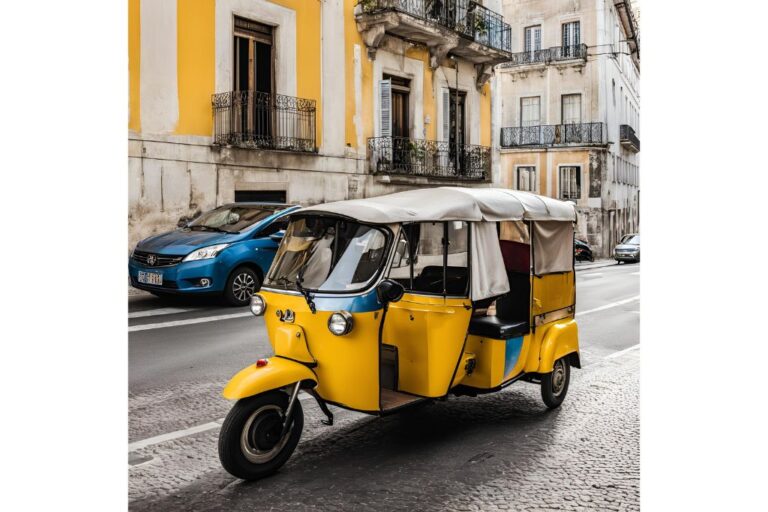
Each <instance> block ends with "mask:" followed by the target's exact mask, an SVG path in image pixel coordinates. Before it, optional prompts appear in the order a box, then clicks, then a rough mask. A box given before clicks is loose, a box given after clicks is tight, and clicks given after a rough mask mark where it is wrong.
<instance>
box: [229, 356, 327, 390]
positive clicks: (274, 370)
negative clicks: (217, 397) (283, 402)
mask: <svg viewBox="0 0 768 512" xmlns="http://www.w3.org/2000/svg"><path fill="white" fill-rule="evenodd" d="M296 382H302V383H307V384H310V387H313V386H314V385H315V384H317V376H315V373H314V372H313V371H312V370H311V369H310V368H308V367H307V366H305V365H303V364H301V363H297V362H295V361H291V360H290V359H285V358H282V357H279V356H275V357H271V358H269V359H267V364H266V365H264V366H257V365H255V364H252V365H251V366H248V367H246V368H243V369H242V370H240V371H239V372H237V374H236V375H235V376H234V377H232V379H230V381H229V382H228V383H227V385H226V386H225V387H224V391H223V392H222V395H223V396H224V398H226V399H227V400H239V399H241V398H247V397H249V396H253V395H258V394H259V393H264V392H265V391H271V390H273V389H279V388H282V387H284V386H288V385H289V384H295V383H296Z"/></svg>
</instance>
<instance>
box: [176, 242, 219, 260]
mask: <svg viewBox="0 0 768 512" xmlns="http://www.w3.org/2000/svg"><path fill="white" fill-rule="evenodd" d="M227 247H229V244H217V245H209V246H208V247H203V248H202V249H198V250H196V251H192V252H191V253H189V254H187V256H186V257H185V258H184V259H183V260H182V261H196V260H209V259H211V258H215V257H216V256H217V255H218V254H219V253H220V252H221V251H223V250H224V249H226V248H227Z"/></svg>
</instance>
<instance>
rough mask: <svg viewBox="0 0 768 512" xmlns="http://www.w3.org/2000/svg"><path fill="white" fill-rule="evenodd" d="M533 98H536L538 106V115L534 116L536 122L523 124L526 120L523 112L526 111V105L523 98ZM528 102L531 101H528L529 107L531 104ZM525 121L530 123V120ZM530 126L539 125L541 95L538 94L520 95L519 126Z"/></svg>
mask: <svg viewBox="0 0 768 512" xmlns="http://www.w3.org/2000/svg"><path fill="white" fill-rule="evenodd" d="M534 99H535V100H537V103H538V107H539V108H538V109H537V110H538V116H537V118H536V123H535V124H525V123H526V121H525V112H526V110H525V107H526V105H524V104H523V103H524V102H525V100H534ZM530 103H532V102H529V105H528V108H529V109H530V108H531V104H530ZM527 122H528V123H530V121H527ZM532 126H541V96H540V95H539V96H520V127H521V128H529V127H532Z"/></svg>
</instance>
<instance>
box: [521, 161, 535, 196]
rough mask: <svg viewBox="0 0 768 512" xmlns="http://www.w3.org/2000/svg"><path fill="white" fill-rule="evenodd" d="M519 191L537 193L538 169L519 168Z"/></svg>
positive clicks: (531, 167)
mask: <svg viewBox="0 0 768 512" xmlns="http://www.w3.org/2000/svg"><path fill="white" fill-rule="evenodd" d="M517 190H524V191H526V192H535V191H536V168H535V167H533V166H521V167H518V168H517Z"/></svg>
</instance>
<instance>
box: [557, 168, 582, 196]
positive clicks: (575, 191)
mask: <svg viewBox="0 0 768 512" xmlns="http://www.w3.org/2000/svg"><path fill="white" fill-rule="evenodd" d="M580 197H581V167H579V166H577V165H568V166H563V167H560V199H579V198H580Z"/></svg>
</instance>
